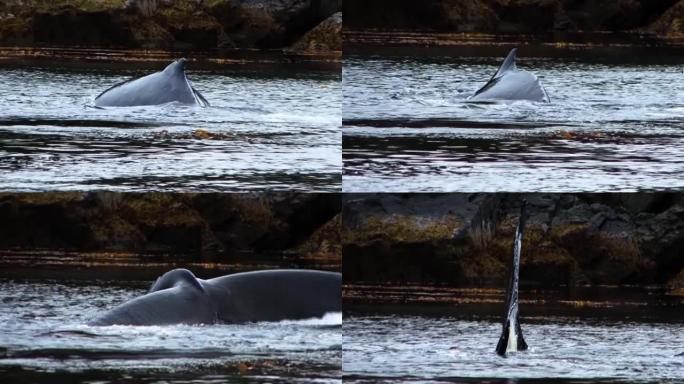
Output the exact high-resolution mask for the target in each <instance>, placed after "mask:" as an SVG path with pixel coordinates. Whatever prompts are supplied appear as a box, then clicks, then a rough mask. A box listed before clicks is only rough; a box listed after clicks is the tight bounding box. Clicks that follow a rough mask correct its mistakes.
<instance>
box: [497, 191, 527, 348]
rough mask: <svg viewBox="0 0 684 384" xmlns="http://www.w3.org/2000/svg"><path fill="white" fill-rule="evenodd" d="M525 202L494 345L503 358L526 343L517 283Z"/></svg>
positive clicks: (517, 230)
mask: <svg viewBox="0 0 684 384" xmlns="http://www.w3.org/2000/svg"><path fill="white" fill-rule="evenodd" d="M526 208H527V201H525V200H523V202H522V206H521V207H520V218H519V219H518V227H517V228H516V230H515V241H514V243H513V260H512V261H513V263H512V267H511V277H510V280H509V282H508V291H507V292H506V317H504V321H503V326H502V330H501V337H500V338H499V343H498V344H497V345H496V353H497V354H498V355H499V356H505V355H506V352H507V351H509V350H514V351H524V350H526V349H527V343H526V342H525V339H524V338H523V334H522V328H521V327H520V320H519V316H518V281H519V276H520V250H521V248H522V239H523V231H524V230H525V220H526Z"/></svg>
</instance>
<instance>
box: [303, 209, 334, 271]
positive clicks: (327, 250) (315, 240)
mask: <svg viewBox="0 0 684 384" xmlns="http://www.w3.org/2000/svg"><path fill="white" fill-rule="evenodd" d="M341 225H342V215H341V214H337V215H336V216H335V217H333V218H332V219H331V220H329V221H328V222H327V223H325V224H324V225H323V226H321V227H320V228H318V229H317V230H316V231H314V233H312V234H311V236H309V238H308V239H307V240H306V241H305V242H304V243H302V244H301V245H300V246H299V247H298V251H299V252H300V253H301V255H302V256H303V257H305V258H309V259H332V260H339V261H341V260H342V241H341V236H340V227H341Z"/></svg>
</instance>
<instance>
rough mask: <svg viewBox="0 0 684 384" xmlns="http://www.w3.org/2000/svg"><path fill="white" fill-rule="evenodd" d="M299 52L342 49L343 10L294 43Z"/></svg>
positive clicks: (293, 48) (293, 47) (294, 47)
mask: <svg viewBox="0 0 684 384" xmlns="http://www.w3.org/2000/svg"><path fill="white" fill-rule="evenodd" d="M291 48H292V50H294V51H299V52H317V51H341V50H342V12H337V13H335V14H334V15H332V16H330V17H329V18H327V19H325V20H323V21H322V22H321V23H320V24H318V25H317V26H316V27H314V28H313V29H312V30H310V31H309V32H307V33H306V34H305V35H304V36H302V38H301V39H299V40H298V41H297V42H296V43H295V44H293V45H292V47H291Z"/></svg>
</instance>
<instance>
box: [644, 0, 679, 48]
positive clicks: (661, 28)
mask: <svg viewBox="0 0 684 384" xmlns="http://www.w3.org/2000/svg"><path fill="white" fill-rule="evenodd" d="M646 30H647V31H648V32H651V33H654V34H656V35H659V36H664V37H668V38H675V39H676V38H679V39H681V38H684V0H682V1H679V2H678V3H677V4H676V5H674V6H672V8H670V9H669V10H667V12H665V13H664V14H663V15H662V16H660V17H659V18H658V19H657V20H656V21H654V22H653V23H652V24H651V25H649V26H648V27H647V28H646Z"/></svg>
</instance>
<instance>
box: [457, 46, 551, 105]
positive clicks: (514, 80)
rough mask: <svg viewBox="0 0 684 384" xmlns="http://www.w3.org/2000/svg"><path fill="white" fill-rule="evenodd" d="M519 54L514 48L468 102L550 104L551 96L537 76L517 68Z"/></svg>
mask: <svg viewBox="0 0 684 384" xmlns="http://www.w3.org/2000/svg"><path fill="white" fill-rule="evenodd" d="M517 52H518V50H517V48H513V49H512V50H511V51H510V52H509V53H508V56H506V59H505V60H504V62H503V64H501V67H499V70H497V71H496V73H495V74H494V76H492V78H491V79H490V80H489V82H487V84H485V85H484V87H482V88H480V89H479V90H478V91H477V92H475V94H474V95H473V96H471V97H469V98H468V100H469V101H497V100H499V101H501V100H508V101H511V100H528V101H537V102H543V103H548V102H549V95H548V94H547V93H546V90H545V89H544V87H543V86H542V85H541V82H539V79H538V78H537V76H535V75H534V74H532V73H530V72H527V71H524V70H520V69H518V68H517V67H516V66H515V59H516V54H517Z"/></svg>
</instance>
